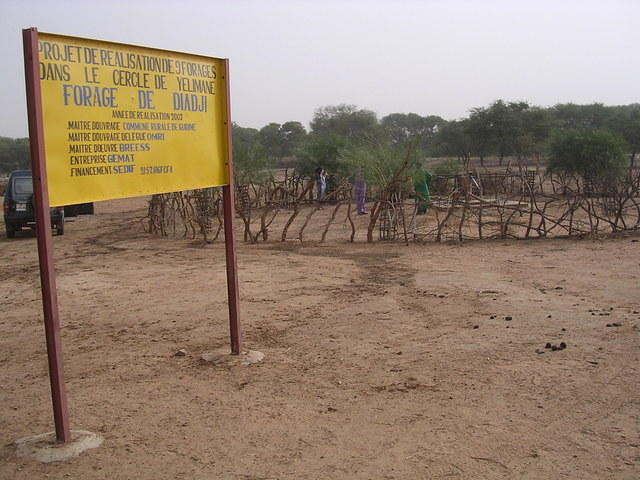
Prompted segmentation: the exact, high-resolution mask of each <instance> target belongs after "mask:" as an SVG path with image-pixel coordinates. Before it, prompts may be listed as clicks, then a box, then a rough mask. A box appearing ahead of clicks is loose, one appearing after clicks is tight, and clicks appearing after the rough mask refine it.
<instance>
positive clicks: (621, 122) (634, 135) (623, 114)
mask: <svg viewBox="0 0 640 480" xmlns="http://www.w3.org/2000/svg"><path fill="white" fill-rule="evenodd" d="M611 109H612V112H611V116H610V119H609V129H610V130H612V131H614V132H616V133H618V134H619V135H621V136H622V137H623V138H624V139H625V141H626V142H627V146H628V148H629V150H630V153H631V158H630V162H629V168H631V169H632V168H633V165H634V160H635V157H636V154H637V153H638V152H639V151H640V104H637V103H636V104H632V105H625V106H620V107H611Z"/></svg>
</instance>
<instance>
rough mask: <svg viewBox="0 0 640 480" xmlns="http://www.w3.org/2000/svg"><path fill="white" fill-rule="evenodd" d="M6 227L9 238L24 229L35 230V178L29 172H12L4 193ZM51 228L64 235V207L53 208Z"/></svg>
mask: <svg viewBox="0 0 640 480" xmlns="http://www.w3.org/2000/svg"><path fill="white" fill-rule="evenodd" d="M4 225H5V228H6V230H7V238H14V237H15V236H16V232H17V231H19V230H21V229H22V228H23V227H29V228H35V226H36V219H35V211H34V209H33V178H32V177H31V172H30V171H29V170H16V171H15V172H11V175H10V176H9V183H7V190H6V192H5V193H4ZM51 227H52V228H55V229H56V233H57V234H58V235H64V207H54V208H51Z"/></svg>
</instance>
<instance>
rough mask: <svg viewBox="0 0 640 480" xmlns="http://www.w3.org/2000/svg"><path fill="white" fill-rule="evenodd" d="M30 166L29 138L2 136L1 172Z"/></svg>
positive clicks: (0, 149)
mask: <svg viewBox="0 0 640 480" xmlns="http://www.w3.org/2000/svg"><path fill="white" fill-rule="evenodd" d="M29 168H30V162H29V139H28V138H9V137H0V173H9V172H11V171H13V170H24V169H29Z"/></svg>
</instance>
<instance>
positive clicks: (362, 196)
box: [355, 168, 367, 215]
mask: <svg viewBox="0 0 640 480" xmlns="http://www.w3.org/2000/svg"><path fill="white" fill-rule="evenodd" d="M355 187H356V211H357V212H358V215H364V214H366V213H367V212H366V210H365V204H366V202H367V184H366V183H365V181H364V173H363V171H362V168H358V169H357V170H356V175H355Z"/></svg>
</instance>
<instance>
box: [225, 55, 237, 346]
mask: <svg viewBox="0 0 640 480" xmlns="http://www.w3.org/2000/svg"><path fill="white" fill-rule="evenodd" d="M223 79H224V83H225V95H226V97H227V98H226V105H227V112H226V118H225V126H226V130H227V152H226V154H227V158H226V164H227V169H228V175H229V184H228V185H225V186H223V187H222V204H223V214H224V245H225V253H226V260H227V295H228V299H229V330H230V333H231V353H232V354H233V355H239V354H240V352H241V351H242V334H241V332H240V296H239V289H238V262H237V258H236V247H235V233H234V227H233V224H234V219H235V215H236V211H235V202H234V195H233V194H234V185H233V156H232V154H231V152H232V148H231V147H232V138H231V132H232V126H231V94H230V90H229V60H228V59H225V61H224V77H223Z"/></svg>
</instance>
